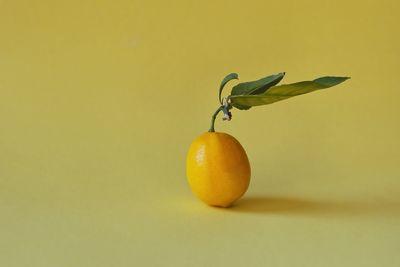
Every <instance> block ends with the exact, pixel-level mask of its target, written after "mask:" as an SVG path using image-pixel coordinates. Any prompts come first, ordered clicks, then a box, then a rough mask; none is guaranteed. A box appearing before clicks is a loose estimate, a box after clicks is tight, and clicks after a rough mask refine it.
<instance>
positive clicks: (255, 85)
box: [231, 72, 285, 95]
mask: <svg viewBox="0 0 400 267" xmlns="http://www.w3.org/2000/svg"><path fill="white" fill-rule="evenodd" d="M283 76H285V73H284V72H281V73H278V74H275V75H270V76H267V77H264V78H262V79H260V80H257V81H252V82H245V83H239V84H237V85H235V86H234V87H233V88H232V91H231V95H259V94H263V93H264V92H265V91H267V90H268V88H270V87H271V86H274V85H277V84H278V83H279V82H280V81H281V80H282V79H283Z"/></svg>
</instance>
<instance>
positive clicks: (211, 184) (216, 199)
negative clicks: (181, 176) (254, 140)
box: [186, 132, 251, 207]
mask: <svg viewBox="0 0 400 267" xmlns="http://www.w3.org/2000/svg"><path fill="white" fill-rule="evenodd" d="M250 173H251V171H250V163H249V160H248V158H247V155H246V152H245V150H244V149H243V147H242V146H241V144H240V143H239V141H238V140H236V139H235V138H234V137H233V136H231V135H229V134H226V133H221V132H206V133H204V134H202V135H200V136H199V137H197V138H196V139H195V140H194V141H193V142H192V143H191V145H190V148H189V152H188V154H187V160H186V174H187V178H188V182H189V185H190V187H191V189H192V191H193V192H194V193H195V194H196V195H197V197H198V198H200V199H201V200H202V201H203V202H205V203H207V204H208V205H211V206H218V207H229V206H231V205H232V204H233V203H234V202H235V201H236V200H238V199H239V198H240V197H241V196H242V195H243V194H244V193H245V192H246V191H247V188H248V187H249V183H250Z"/></svg>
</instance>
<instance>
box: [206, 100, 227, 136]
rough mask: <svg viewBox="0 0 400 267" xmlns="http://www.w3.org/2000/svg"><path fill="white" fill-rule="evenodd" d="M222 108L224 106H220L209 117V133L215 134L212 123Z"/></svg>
mask: <svg viewBox="0 0 400 267" xmlns="http://www.w3.org/2000/svg"><path fill="white" fill-rule="evenodd" d="M223 108H224V106H220V107H219V108H218V109H217V110H216V111H215V112H214V114H213V115H212V117H211V126H210V129H209V130H208V131H209V132H210V133H212V132H215V129H214V123H215V119H216V118H217V115H218V113H220V111H221V110H222V109H223Z"/></svg>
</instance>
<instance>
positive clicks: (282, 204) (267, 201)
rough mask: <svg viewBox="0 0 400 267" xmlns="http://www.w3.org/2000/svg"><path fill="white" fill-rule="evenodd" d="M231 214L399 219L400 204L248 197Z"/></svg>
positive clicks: (399, 202) (235, 205) (235, 206)
mask: <svg viewBox="0 0 400 267" xmlns="http://www.w3.org/2000/svg"><path fill="white" fill-rule="evenodd" d="M230 211H232V212H240V213H254V214H265V215H267V214H292V215H296V214H297V215H315V216H329V215H339V216H369V215H395V216H399V215H400V201H396V202H392V201H359V202H344V201H325V200H318V199H307V198H299V197H265V196H249V197H246V198H243V199H241V200H240V201H238V202H237V203H235V204H234V205H233V206H232V207H231V208H230Z"/></svg>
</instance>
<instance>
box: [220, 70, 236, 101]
mask: <svg viewBox="0 0 400 267" xmlns="http://www.w3.org/2000/svg"><path fill="white" fill-rule="evenodd" d="M233 79H236V80H238V79H239V76H238V75H237V73H231V74H228V75H226V77H225V78H224V79H223V80H222V82H221V85H220V86H219V94H218V99H219V102H220V103H221V104H222V100H221V94H222V90H224V86H225V85H226V84H227V83H228V82H229V81H230V80H233Z"/></svg>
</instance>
